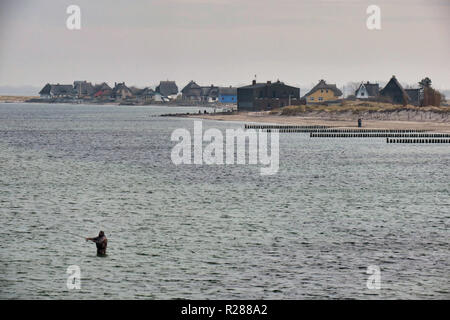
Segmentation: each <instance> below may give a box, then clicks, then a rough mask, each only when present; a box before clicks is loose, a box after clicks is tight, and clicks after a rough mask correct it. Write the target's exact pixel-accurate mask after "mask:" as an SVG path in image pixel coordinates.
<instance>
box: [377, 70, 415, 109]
mask: <svg viewBox="0 0 450 320" xmlns="http://www.w3.org/2000/svg"><path fill="white" fill-rule="evenodd" d="M380 96H382V97H385V98H386V99H388V101H389V102H392V103H394V104H403V105H407V104H408V101H409V96H408V94H407V93H406V91H405V89H403V87H402V85H401V84H400V82H398V80H397V78H396V77H395V76H392V78H391V80H389V82H388V83H387V84H386V86H385V87H384V88H383V89H381V91H380Z"/></svg>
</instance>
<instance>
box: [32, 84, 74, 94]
mask: <svg viewBox="0 0 450 320" xmlns="http://www.w3.org/2000/svg"><path fill="white" fill-rule="evenodd" d="M39 95H40V96H41V98H55V97H74V96H75V90H74V88H73V86H72V85H71V84H59V83H58V84H50V83H47V84H46V85H45V86H44V87H43V88H42V89H41V91H39Z"/></svg>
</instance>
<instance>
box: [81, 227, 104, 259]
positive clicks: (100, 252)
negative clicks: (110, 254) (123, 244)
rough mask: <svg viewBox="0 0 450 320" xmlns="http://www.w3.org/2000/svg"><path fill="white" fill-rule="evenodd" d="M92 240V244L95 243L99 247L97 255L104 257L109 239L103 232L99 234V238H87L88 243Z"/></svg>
mask: <svg viewBox="0 0 450 320" xmlns="http://www.w3.org/2000/svg"><path fill="white" fill-rule="evenodd" d="M89 240H91V241H92V242H95V244H96V246H97V255H98V256H104V255H106V246H107V245H108V239H106V236H105V233H104V232H103V231H100V232H99V233H98V236H97V237H95V238H86V241H89Z"/></svg>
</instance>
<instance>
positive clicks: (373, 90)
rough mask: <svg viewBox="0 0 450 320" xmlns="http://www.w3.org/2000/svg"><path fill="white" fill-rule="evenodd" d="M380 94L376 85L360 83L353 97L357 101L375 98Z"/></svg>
mask: <svg viewBox="0 0 450 320" xmlns="http://www.w3.org/2000/svg"><path fill="white" fill-rule="evenodd" d="M379 94H380V86H379V84H378V83H370V82H369V81H367V82H366V83H361V84H360V85H359V87H358V89H356V91H355V97H356V98H358V99H369V98H376V97H378V95H379Z"/></svg>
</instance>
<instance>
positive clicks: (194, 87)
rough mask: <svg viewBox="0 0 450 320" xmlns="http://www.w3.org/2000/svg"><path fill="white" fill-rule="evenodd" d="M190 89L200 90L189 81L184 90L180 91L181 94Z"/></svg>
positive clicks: (193, 82)
mask: <svg viewBox="0 0 450 320" xmlns="http://www.w3.org/2000/svg"><path fill="white" fill-rule="evenodd" d="M191 89H201V87H200V86H199V85H198V84H196V83H195V81H193V80H191V81H190V82H189V83H188V84H187V85H186V86H185V87H184V88H183V90H181V92H182V93H186V92H187V91H189V90H191Z"/></svg>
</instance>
